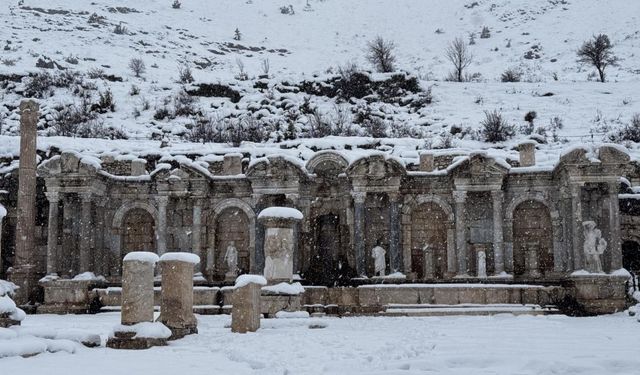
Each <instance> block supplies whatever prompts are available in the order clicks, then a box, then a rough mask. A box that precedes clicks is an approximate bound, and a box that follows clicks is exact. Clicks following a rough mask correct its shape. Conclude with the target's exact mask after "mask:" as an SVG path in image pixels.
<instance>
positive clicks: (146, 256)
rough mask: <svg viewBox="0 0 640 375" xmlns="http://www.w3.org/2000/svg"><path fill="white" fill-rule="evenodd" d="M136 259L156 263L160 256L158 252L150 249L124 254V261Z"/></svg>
mask: <svg viewBox="0 0 640 375" xmlns="http://www.w3.org/2000/svg"><path fill="white" fill-rule="evenodd" d="M129 260H135V261H138V262H144V263H154V264H155V263H156V262H158V260H160V258H159V257H158V255H157V254H155V253H152V252H149V251H132V252H130V253H128V254H127V255H125V256H124V259H123V261H129Z"/></svg>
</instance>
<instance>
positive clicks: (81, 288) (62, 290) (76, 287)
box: [37, 279, 104, 314]
mask: <svg viewBox="0 0 640 375" xmlns="http://www.w3.org/2000/svg"><path fill="white" fill-rule="evenodd" d="M40 285H42V287H43V289H44V303H43V304H42V305H40V306H38V309H37V312H38V313H39V314H67V313H80V314H86V313H89V312H92V311H91V308H92V305H93V302H94V299H97V294H96V293H94V292H93V289H95V288H97V287H101V286H104V283H103V282H101V281H96V280H67V279H57V280H49V281H43V282H41V283H40Z"/></svg>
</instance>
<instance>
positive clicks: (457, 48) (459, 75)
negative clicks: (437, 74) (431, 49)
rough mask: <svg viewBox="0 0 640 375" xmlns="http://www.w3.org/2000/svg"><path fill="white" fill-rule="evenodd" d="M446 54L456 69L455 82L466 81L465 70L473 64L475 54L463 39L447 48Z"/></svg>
mask: <svg viewBox="0 0 640 375" xmlns="http://www.w3.org/2000/svg"><path fill="white" fill-rule="evenodd" d="M445 54H446V56H447V59H448V60H449V61H451V63H452V64H453V68H454V77H453V78H454V80H455V81H457V82H462V81H464V70H465V69H466V68H468V67H469V65H471V63H472V62H473V54H472V53H471V51H469V49H468V48H467V45H466V43H465V42H464V40H462V38H455V39H454V40H453V41H452V42H451V43H450V44H449V46H448V47H447V49H446V51H445Z"/></svg>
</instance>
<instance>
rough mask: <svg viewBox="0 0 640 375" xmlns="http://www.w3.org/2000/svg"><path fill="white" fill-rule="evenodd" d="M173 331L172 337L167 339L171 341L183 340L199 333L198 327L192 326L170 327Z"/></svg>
mask: <svg viewBox="0 0 640 375" xmlns="http://www.w3.org/2000/svg"><path fill="white" fill-rule="evenodd" d="M167 328H169V330H170V331H171V336H170V337H169V338H168V339H167V340H169V341H173V340H178V339H181V338H183V337H185V336H187V335H194V334H197V333H198V326H190V327H179V328H177V327H169V326H167Z"/></svg>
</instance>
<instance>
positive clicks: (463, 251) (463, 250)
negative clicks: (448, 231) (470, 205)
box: [453, 191, 469, 276]
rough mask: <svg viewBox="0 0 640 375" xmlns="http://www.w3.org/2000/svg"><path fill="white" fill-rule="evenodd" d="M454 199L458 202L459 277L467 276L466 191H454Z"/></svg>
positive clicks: (457, 244)
mask: <svg viewBox="0 0 640 375" xmlns="http://www.w3.org/2000/svg"><path fill="white" fill-rule="evenodd" d="M453 198H454V200H455V202H456V248H457V258H458V275H457V276H467V275H468V273H469V271H468V266H467V223H466V217H465V216H466V212H465V202H466V200H467V192H466V191H454V192H453Z"/></svg>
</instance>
